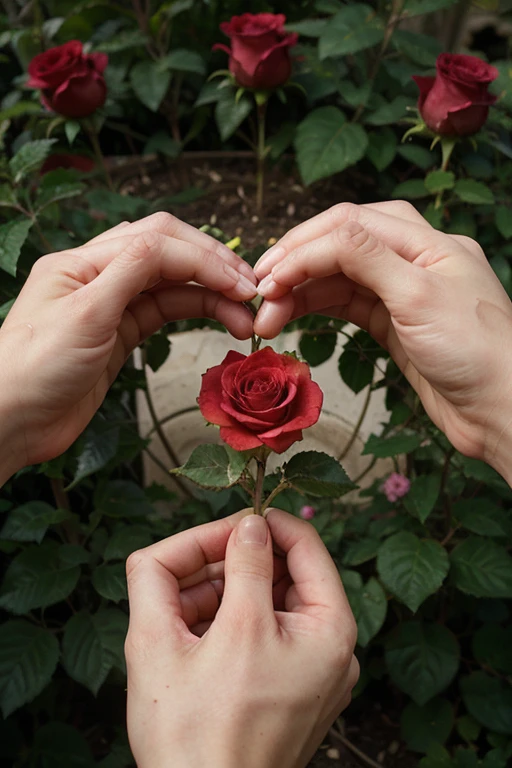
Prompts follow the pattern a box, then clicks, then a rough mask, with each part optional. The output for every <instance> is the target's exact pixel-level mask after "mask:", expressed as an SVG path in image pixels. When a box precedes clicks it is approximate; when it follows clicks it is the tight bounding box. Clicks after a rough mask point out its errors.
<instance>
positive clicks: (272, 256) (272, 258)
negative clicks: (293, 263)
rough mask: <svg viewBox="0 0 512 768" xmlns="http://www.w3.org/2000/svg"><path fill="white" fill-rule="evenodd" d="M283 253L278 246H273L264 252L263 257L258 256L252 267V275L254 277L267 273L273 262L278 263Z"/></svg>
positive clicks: (281, 248)
mask: <svg viewBox="0 0 512 768" xmlns="http://www.w3.org/2000/svg"><path fill="white" fill-rule="evenodd" d="M283 253H284V248H283V247H282V246H280V245H273V246H272V248H269V249H268V251H265V253H264V254H263V256H260V258H259V259H258V261H257V262H256V264H255V265H254V274H255V275H256V277H258V276H259V275H260V274H263V273H264V272H265V271H267V272H268V269H269V267H272V266H273V264H274V262H277V261H279V259H280V258H281V256H282V254H283Z"/></svg>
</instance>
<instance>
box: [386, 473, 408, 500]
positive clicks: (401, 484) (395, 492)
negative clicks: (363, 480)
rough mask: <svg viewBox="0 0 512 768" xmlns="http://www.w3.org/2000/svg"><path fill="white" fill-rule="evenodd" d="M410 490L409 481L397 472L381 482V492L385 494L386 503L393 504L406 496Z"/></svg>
mask: <svg viewBox="0 0 512 768" xmlns="http://www.w3.org/2000/svg"><path fill="white" fill-rule="evenodd" d="M410 488H411V481H410V480H409V478H407V477H405V476H404V475H400V474H399V473H398V472H392V473H391V474H390V476H389V477H387V478H386V480H385V481H384V482H383V484H382V486H381V491H382V492H383V493H384V494H385V496H386V498H387V500H388V501H391V502H394V501H398V499H401V498H402V496H406V495H407V494H408V493H409V491H410Z"/></svg>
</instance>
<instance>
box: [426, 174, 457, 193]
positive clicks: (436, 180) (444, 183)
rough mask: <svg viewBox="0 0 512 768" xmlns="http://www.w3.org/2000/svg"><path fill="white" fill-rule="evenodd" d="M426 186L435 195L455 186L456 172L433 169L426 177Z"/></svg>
mask: <svg viewBox="0 0 512 768" xmlns="http://www.w3.org/2000/svg"><path fill="white" fill-rule="evenodd" d="M425 186H426V188H427V189H428V191H429V192H431V193H432V194H433V195H435V194H437V193H438V192H443V191H444V190H445V189H453V187H454V186H455V174H454V173H452V171H431V172H430V173H429V174H428V175H427V176H426V178H425Z"/></svg>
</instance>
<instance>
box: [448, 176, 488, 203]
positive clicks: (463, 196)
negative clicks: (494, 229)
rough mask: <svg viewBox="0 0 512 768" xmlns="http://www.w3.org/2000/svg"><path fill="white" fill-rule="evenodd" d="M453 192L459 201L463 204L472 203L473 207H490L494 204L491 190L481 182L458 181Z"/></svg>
mask: <svg viewBox="0 0 512 768" xmlns="http://www.w3.org/2000/svg"><path fill="white" fill-rule="evenodd" d="M453 190H454V192H455V194H456V195H457V197H458V198H459V200H462V201H463V202H464V203H473V204H474V205H492V204H493V203H494V195H493V193H492V190H490V189H489V187H488V186H487V185H486V184H483V183H482V182H481V181H475V180H474V179H459V181H457V182H456V184H455V186H454V188H453Z"/></svg>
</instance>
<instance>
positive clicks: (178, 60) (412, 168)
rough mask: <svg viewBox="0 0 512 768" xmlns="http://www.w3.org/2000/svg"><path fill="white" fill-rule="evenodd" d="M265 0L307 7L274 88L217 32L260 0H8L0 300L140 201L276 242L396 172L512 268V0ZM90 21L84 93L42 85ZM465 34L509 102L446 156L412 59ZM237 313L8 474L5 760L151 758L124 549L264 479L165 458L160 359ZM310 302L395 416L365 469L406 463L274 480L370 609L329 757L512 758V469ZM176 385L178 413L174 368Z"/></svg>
mask: <svg viewBox="0 0 512 768" xmlns="http://www.w3.org/2000/svg"><path fill="white" fill-rule="evenodd" d="M250 5H251V7H250V12H251V13H259V12H270V13H276V14H284V15H285V16H286V30H287V32H289V33H290V34H292V33H296V34H297V35H298V42H297V44H296V45H294V46H293V47H291V48H290V56H291V63H292V74H291V77H290V78H289V79H288V78H285V80H286V82H285V83H283V84H282V86H279V87H278V86H276V87H275V88H273V91H272V94H271V95H270V98H268V99H267V96H268V92H265V93H266V95H265V96H264V97H263V96H262V93H263V92H262V90H261V88H259V89H256V90H253V89H251V88H249V89H245V90H244V89H240V87H239V85H238V84H236V83H234V82H233V80H232V78H231V77H230V76H229V73H228V72H227V71H226V70H227V64H228V57H227V55H226V52H225V51H223V50H212V49H213V47H214V46H216V45H217V44H218V43H222V44H223V45H227V44H229V40H228V38H227V37H226V36H225V35H224V34H223V33H222V32H221V31H220V28H219V27H220V24H221V23H223V22H228V21H229V20H230V19H231V17H232V16H234V15H237V14H242V13H244V12H245V11H246V10H247V7H246V6H247V4H244V3H242V2H240V1H239V0H170V1H169V2H165V3H159V2H152V0H133V3H130V2H128V0H119V2H108V3H107V2H102V1H101V0H98V1H96V0H84V2H71V1H68V0H53V1H52V0H50V1H49V2H44V1H43V0H32V2H27V3H25V2H17V0H4V2H3V3H2V6H3V14H2V16H1V17H0V29H1V34H0V49H1V51H0V67H1V77H0V98H1V106H0V141H1V144H2V147H1V150H2V157H1V160H0V175H1V177H2V178H1V180H0V182H1V183H0V275H1V280H0V318H1V319H4V318H5V317H6V316H7V313H8V312H9V309H10V307H11V306H12V303H13V301H14V299H15V297H16V295H17V294H18V292H19V290H20V288H21V286H22V285H23V282H24V280H25V279H26V277H27V275H28V273H29V271H30V269H31V267H32V265H33V264H34V262H35V261H36V260H37V259H38V258H39V257H40V256H41V255H43V254H45V253H49V252H52V251H54V250H60V249H65V248H72V247H75V246H77V245H80V244H82V243H83V242H85V241H87V240H89V239H90V238H91V237H92V236H94V235H95V234H99V233H100V232H102V231H104V230H105V229H107V228H109V227H111V226H113V225H115V224H117V223H119V222H120V221H122V220H125V219H130V220H132V219H135V218H138V217H141V216H145V215H148V214H151V213H153V212H155V211H166V212H169V213H171V214H173V215H176V216H178V217H180V218H182V219H184V220H186V221H188V222H190V223H192V224H194V225H196V226H203V227H205V228H206V230H207V231H208V232H210V233H211V234H213V235H214V236H215V237H218V238H219V239H222V240H223V241H224V242H229V243H230V246H231V247H233V248H235V249H236V250H237V252H238V253H240V255H242V256H243V257H244V258H246V259H247V260H248V261H249V262H250V263H254V261H255V259H256V258H257V257H258V256H259V255H260V254H261V253H263V251H264V250H265V248H267V247H268V246H269V245H270V244H272V243H273V242H275V240H276V238H279V237H280V236H281V235H283V234H284V233H285V232H286V231H287V230H288V229H290V228H291V227H293V226H295V225H296V224H297V223H299V222H301V221H303V220H305V219H307V218H309V217H310V216H312V215H314V214H315V213H317V212H319V211H321V210H324V209H326V208H328V207H330V206H332V205H335V204H337V203H340V202H346V201H349V202H358V203H361V202H371V201H377V200H385V199H393V198H396V199H404V200H409V201H412V202H413V204H414V205H415V206H416V207H417V208H418V210H420V212H421V213H422V214H423V215H424V216H425V217H426V218H427V219H428V221H429V222H430V223H431V224H432V225H433V226H434V227H437V228H439V229H443V230H445V231H447V232H450V233H458V234H464V235H469V236H470V237H473V238H475V239H477V240H478V242H479V243H480V244H481V245H482V247H483V248H484V250H485V251H486V253H487V254H488V257H489V260H490V263H491V265H492V267H493V269H494V270H495V272H496V273H497V275H498V277H499V278H500V280H501V282H502V283H503V285H504V287H505V289H506V290H507V291H508V292H509V294H510V293H511V292H512V210H511V208H510V205H511V204H510V193H511V189H512V164H511V162H510V160H511V158H512V142H511V140H510V128H511V126H512V120H511V115H510V109H511V106H512V67H511V63H510V60H509V52H510V46H509V40H510V34H511V32H512V2H511V1H510V0H502V2H498V0H479V1H478V2H474V3H471V2H455V1H454V0H382V1H380V0H375V2H370V1H369V2H367V3H359V2H350V1H349V2H342V0H314V1H313V0H282V2H280V3H276V2H263V0H262V1H260V0H254V2H252V3H251V4H250ZM72 40H74V41H81V43H82V44H83V46H84V51H85V52H86V53H87V54H95V56H94V57H93V58H91V62H92V61H94V62H95V63H94V66H93V65H92V64H91V72H92V70H93V69H94V67H97V69H96V70H95V74H94V77H93V76H92V75H91V77H93V79H94V84H95V85H94V87H95V88H96V90H94V89H93V90H92V91H90V93H92V94H93V96H92V97H91V98H92V101H91V103H90V105H89V108H86V109H85V112H87V114H83V112H84V109H83V99H82V98H78V97H76V96H75V97H73V96H72V97H71V100H69V99H68V101H65V102H64V101H62V100H61V102H57V100H56V97H55V100H54V102H53V105H52V103H49V102H48V98H49V96H48V94H49V92H47V94H46V106H45V105H42V104H41V100H40V91H39V90H38V89H37V88H36V87H30V86H29V85H28V74H27V73H28V69H29V65H30V62H31V61H32V60H33V58H34V57H35V56H36V55H38V54H40V53H41V52H43V51H47V50H49V49H51V48H53V47H55V46H60V45H62V44H64V43H68V42H69V41H72ZM443 52H452V53H469V54H471V55H474V56H477V57H479V58H480V59H482V60H484V61H488V62H490V63H492V64H493V65H494V66H495V67H496V68H497V70H498V73H497V74H498V77H497V78H496V79H495V80H494V82H493V83H492V84H491V86H490V91H491V93H493V94H494V95H495V96H497V97H498V98H497V101H496V102H495V104H494V105H493V106H492V107H491V109H490V112H489V116H488V118H487V119H486V120H485V119H484V121H483V122H484V124H483V125H482V127H481V129H480V130H478V131H477V132H475V133H474V135H472V136H471V137H469V138H465V139H461V140H460V141H457V142H456V143H455V145H454V146H450V147H449V150H450V152H451V156H450V157H449V159H447V155H446V153H447V152H448V150H447V149H446V142H445V144H444V145H443V146H442V143H441V142H437V143H436V142H435V141H434V142H433V138H434V137H433V135H432V134H429V132H428V131H427V130H426V129H425V128H424V126H422V125H421V119H420V117H419V115H418V111H417V108H416V105H417V101H418V87H417V86H416V84H415V82H414V81H413V80H412V76H413V75H417V76H425V75H427V76H428V75H433V74H435V66H436V59H437V57H438V56H439V54H441V53H443ZM97 54H102V55H101V56H98V55H97ZM107 56H108V63H106V62H107V59H106V57H107ZM105 64H106V66H105ZM219 71H220V72H219ZM216 72H217V73H218V74H217V76H216V77H213V78H211V77H210V76H211V75H212V73H216ZM68 95H69V94H68ZM51 98H53V96H52V97H51ZM51 98H50V102H51ZM77 103H79V104H82V106H81V107H78V108H77V107H76V104H77ZM52 106H53V109H52ZM262 106H263V107H264V110H265V115H264V117H265V122H264V128H265V133H264V136H262V133H261V119H260V118H261V112H262ZM59 110H60V111H59ZM259 119H260V122H259V125H260V132H258V120H259ZM411 129H413V130H411ZM407 131H410V133H409V136H408V138H407V139H406V140H405V141H403V137H404V135H405V134H406V132H407ZM448 143H449V142H448ZM443 152H444V153H445V154H444V155H443ZM258 179H259V182H258ZM214 325H215V324H213V323H211V322H208V321H203V320H197V321H187V322H181V323H176V324H172V325H170V326H169V327H167V328H166V329H164V330H163V331H162V333H159V334H157V335H155V336H154V337H152V338H151V339H149V340H147V341H146V342H145V343H144V344H143V346H142V348H141V353H140V354H139V355H138V356H137V358H136V359H135V362H134V360H129V361H128V363H127V364H126V366H125V368H124V369H123V371H122V373H121V375H120V376H119V378H118V380H117V382H116V383H115V384H114V385H113V387H112V389H111V391H110V393H109V395H108V397H107V399H106V401H105V403H104V404H103V406H102V408H101V409H100V412H99V413H98V415H97V417H95V419H94V420H93V422H92V423H91V424H90V426H89V427H88V428H87V430H86V431H85V433H84V434H83V435H82V437H81V438H80V439H79V440H77V442H76V443H75V444H74V445H73V446H72V447H71V448H70V449H69V450H68V451H67V452H66V453H65V454H64V455H63V456H61V457H59V458H57V459H55V460H53V461H50V462H46V463H44V464H42V465H38V466H34V467H29V468H27V469H24V470H23V471H22V472H19V473H18V474H17V475H16V476H15V477H14V478H12V479H11V480H10V481H9V482H8V483H7V484H6V486H5V487H4V488H3V490H2V495H1V497H0V515H1V516H2V519H1V521H0V551H1V553H2V567H1V574H2V582H1V586H0V613H1V620H2V625H1V627H0V704H1V707H2V711H3V716H4V720H3V721H1V722H0V762H1V763H2V765H6V766H16V768H29V767H30V768H40V767H41V768H42V767H46V766H47V767H48V768H50V766H51V768H73V767H74V766H77V768H78V766H80V768H89V766H94V765H98V766H101V768H124V766H130V765H132V762H131V757H130V751H129V748H128V745H127V740H126V734H125V728H124V706H125V705H124V700H125V667H124V659H123V640H124V635H125V632H126V626H127V601H126V583H125V577H124V561H125V559H126V557H127V555H128V554H129V553H130V552H131V551H133V550H134V549H136V548H139V547H142V546H146V545H147V544H149V543H151V542H152V541H156V540H157V539H159V538H162V537H164V536H168V535H170V534H172V533H175V532H177V531H180V530H183V529H185V528H188V527H190V526H192V525H196V524H198V523H201V522H205V521H208V520H212V519H216V518H218V517H221V516H224V515H226V514H229V513H231V512H234V511H236V510H237V509H240V508H242V507H244V506H246V505H247V498H244V494H243V491H241V490H240V489H238V488H237V489H232V490H227V491H222V492H221V493H215V492H213V491H198V490H192V489H191V487H189V486H188V485H186V484H185V483H184V481H183V480H181V483H180V486H179V487H175V488H174V490H170V488H169V486H168V485H166V484H164V483H159V482H151V483H149V484H148V483H147V482H145V477H147V473H146V474H145V473H144V466H145V465H146V464H145V462H146V463H147V462H153V463H155V465H156V466H158V467H159V469H160V470H161V471H163V472H166V471H167V470H168V469H170V468H171V467H173V466H176V463H177V462H176V456H175V455H174V450H173V446H172V441H171V440H169V439H168V437H166V435H169V431H167V432H166V433H165V434H164V435H163V436H164V442H165V443H167V444H166V445H164V446H163V451H164V455H165V460H164V461H163V462H162V459H161V458H159V457H158V456H156V455H155V453H154V450H153V447H152V445H153V444H152V443H151V436H148V435H147V434H146V433H141V432H140V431H139V429H138V421H137V397H138V398H139V402H140V400H144V401H145V406H146V409H147V412H148V413H149V415H150V417H151V418H152V419H153V424H152V428H151V431H152V433H153V434H156V435H159V436H162V434H163V431H162V425H161V424H160V419H159V417H158V415H157V414H156V412H155V409H154V404H153V402H152V399H151V391H150V389H149V388H148V384H147V376H148V371H150V372H151V371H152V372H155V371H157V370H158V369H159V368H160V367H161V366H162V365H163V364H164V363H165V361H166V359H167V358H168V356H169V355H171V359H172V354H173V349H172V346H173V345H172V340H173V338H175V339H176V334H180V333H183V332H187V331H191V330H192V329H204V328H208V327H210V326H214ZM215 327H216V326H215ZM288 330H295V331H299V335H300V343H299V347H298V352H299V354H300V355H301V356H302V357H303V358H304V359H305V360H306V361H307V362H309V363H310V365H311V366H313V376H315V372H314V367H315V366H319V365H321V364H323V363H325V362H326V361H327V360H328V359H330V358H333V356H334V355H336V359H337V362H336V367H337V369H338V370H339V375H340V377H341V380H342V381H343V383H344V384H345V385H346V386H348V387H349V388H350V389H351V390H352V391H353V392H355V393H364V395H365V396H364V398H363V412H362V413H361V421H362V418H363V417H364V415H365V412H366V411H365V410H364V409H367V408H368V407H369V403H370V400H371V397H372V395H373V394H374V393H376V392H377V393H380V392H381V391H382V390H384V392H385V401H384V402H385V408H386V418H385V420H384V423H383V424H381V425H378V430H377V432H378V435H377V434H374V435H372V436H370V437H369V439H368V440H367V442H366V444H365V446H364V450H363V453H364V454H365V455H366V456H368V463H367V465H366V469H365V473H361V476H359V477H352V478H351V479H352V480H353V481H355V482H356V483H363V485H364V474H366V473H367V472H370V471H371V470H372V469H374V467H375V465H376V464H377V461H378V460H379V459H388V460H389V461H390V462H391V466H392V468H394V470H395V471H396V472H398V473H400V474H402V475H405V476H406V477H407V478H408V480H409V481H410V487H409V486H408V490H407V492H406V493H405V494H404V495H402V496H400V497H399V498H396V499H395V500H391V499H390V498H389V494H388V495H386V493H384V492H383V490H382V483H383V481H384V480H385V479H386V477H385V476H382V477H377V478H376V479H375V480H373V481H372V483H371V484H370V485H369V486H367V487H365V488H364V490H363V491H361V492H360V494H359V497H358V498H354V496H353V495H350V496H349V497H347V498H348V499H349V500H348V501H346V500H344V499H343V498H341V499H339V498H335V499H331V498H322V497H320V496H318V495H315V494H313V495H309V496H307V495H306V496H304V495H301V494H299V493H298V492H296V491H285V492H284V493H282V494H281V495H280V496H279V497H278V498H277V500H276V502H275V504H276V505H277V506H281V507H283V508H285V509H287V510H288V511H291V512H292V513H294V514H301V510H302V509H303V507H304V505H307V506H308V507H313V508H314V511H315V514H314V517H313V518H312V524H313V525H315V526H316V527H317V529H318V530H319V532H320V533H321V535H322V537H323V538H324V541H325V543H326V545H327V546H328V548H329V550H330V552H331V554H332V556H333V557H334V559H335V561H336V563H337V565H338V566H339V568H340V572H341V574H342V577H343V580H344V584H345V587H346V590H347V593H348V596H349V599H350V602H351V605H352V608H353V610H354V613H355V615H356V619H357V622H358V629H359V640H358V649H357V654H358V657H359V660H360V662H361V669H362V673H361V679H360V682H359V684H358V686H357V688H356V690H355V692H354V701H353V703H352V705H351V707H350V708H349V710H348V711H347V712H346V713H344V715H343V718H342V719H340V720H339V721H338V723H337V724H336V725H335V727H334V728H333V729H332V730H331V732H330V733H329V735H328V736H327V738H326V741H325V743H324V745H323V748H322V749H321V750H320V751H319V753H318V754H317V756H316V757H315V759H314V761H313V763H312V765H314V766H317V768H318V767H320V766H327V765H333V766H337V765H340V766H341V765H343V766H360V765H373V766H375V765H377V766H378V765H384V766H397V768H408V767H409V766H415V765H418V764H419V765H420V766H421V768H473V767H476V766H485V768H506V766H507V765H509V764H510V760H512V685H511V681H512V624H511V619H510V604H509V603H507V600H508V599H509V598H511V597H512V557H511V554H510V548H511V541H512V539H511V537H512V514H511V509H512V490H511V489H510V488H509V487H508V486H507V485H506V484H505V482H504V481H503V480H502V479H501V478H500V477H499V476H498V475H497V474H496V473H495V472H494V471H492V470H491V469H490V468H489V467H488V466H486V465H485V464H483V463H482V462H479V461H476V460H471V459H467V458H465V457H464V456H462V455H461V454H459V453H458V452H456V451H454V449H453V448H452V447H451V446H450V445H449V444H448V442H447V440H446V439H445V438H444V436H443V435H442V434H441V433H440V432H439V431H438V430H437V429H436V428H435V427H433V425H432V424H431V423H430V421H429V419H428V418H427V417H426V415H425V414H424V412H423V410H422V408H421V406H420V404H419V401H418V398H417V397H416V396H415V394H414V393H413V392H412V391H411V389H410V388H409V386H408V385H407V382H406V381H405V380H404V379H403V377H402V376H401V375H400V373H399V371H398V370H397V368H396V367H395V366H394V364H393V363H392V362H390V361H389V359H388V357H387V355H386V353H385V352H384V350H382V349H380V348H379V347H377V345H376V344H375V342H373V341H372V340H371V339H370V337H368V336H367V335H366V334H365V333H363V332H356V333H353V332H350V333H347V328H346V327H345V326H344V324H343V322H341V321H333V320H328V319H326V318H323V317H319V316H308V317H307V318H303V319H302V320H300V321H296V322H295V323H294V324H292V325H291V326H290V328H289V329H288ZM198 332H199V331H198ZM340 344H341V345H342V349H341V351H340ZM198 391H199V378H198ZM168 397H169V411H170V412H171V415H172V410H173V393H172V390H171V391H169V394H168ZM356 421H357V420H356ZM361 421H357V423H356V424H355V429H354V439H355V437H356V436H357V430H358V428H359V427H360V424H361ZM170 434H171V437H172V431H171V432H170ZM345 449H346V446H345V447H344V446H343V445H340V451H339V454H340V455H341V454H343V452H344V450H345ZM269 482H271V481H269ZM177 705H178V703H177Z"/></svg>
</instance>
